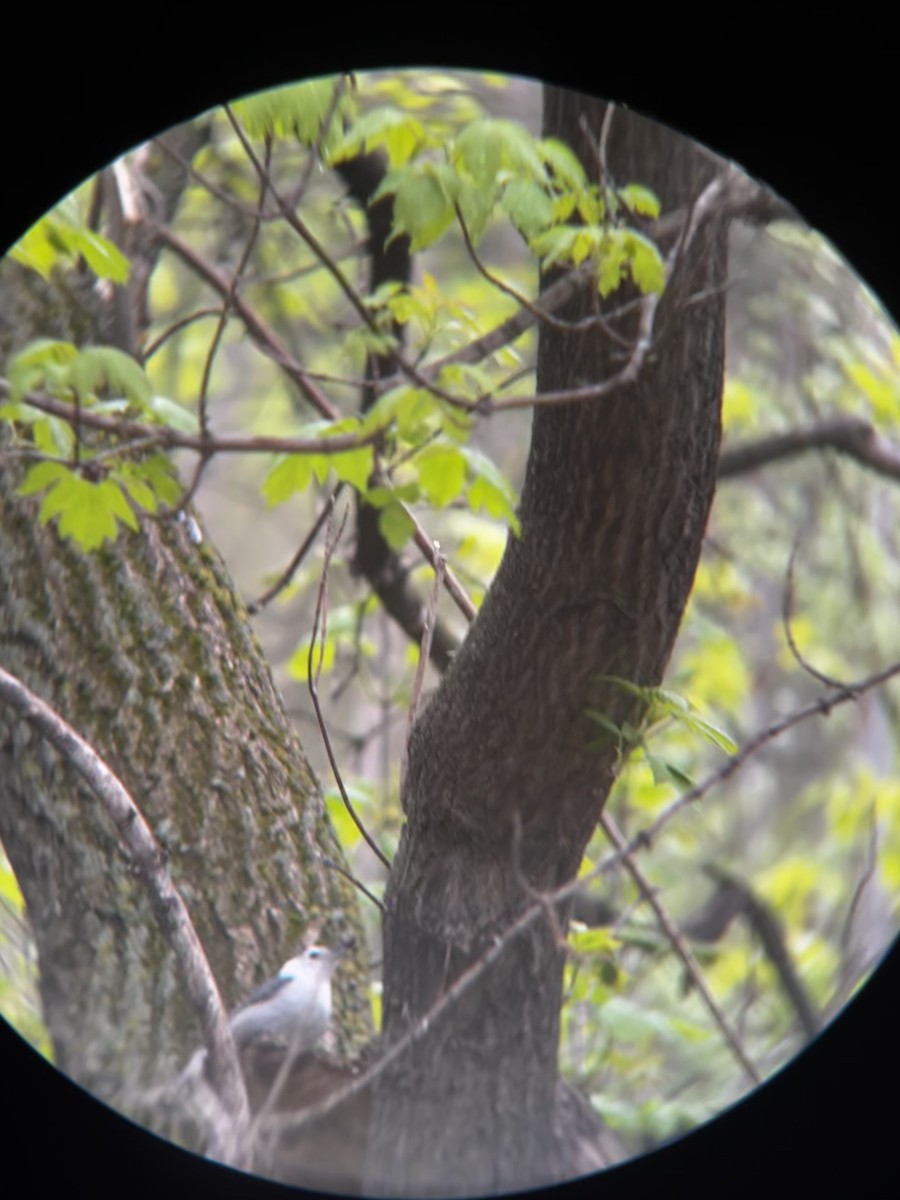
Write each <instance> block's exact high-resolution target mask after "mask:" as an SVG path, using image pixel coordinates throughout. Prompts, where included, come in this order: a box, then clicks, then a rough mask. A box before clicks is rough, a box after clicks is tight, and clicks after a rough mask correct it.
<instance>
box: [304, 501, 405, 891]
mask: <svg viewBox="0 0 900 1200" xmlns="http://www.w3.org/2000/svg"><path fill="white" fill-rule="evenodd" d="M347 511H348V510H346V509H345V510H344V515H343V517H342V518H341V523H340V526H339V528H338V531H337V535H336V536H335V537H334V538H332V537H329V538H328V539H327V541H326V543H325V557H324V561H323V563H322V577H321V579H320V580H319V592H318V595H317V597H316V611H315V615H314V616H313V627H312V634H311V636H310V639H309V657H308V659H307V664H306V681H307V686H308V688H309V694H310V697H311V698H312V702H313V708H314V709H315V712H316V722H317V724H318V726H319V733H320V734H321V737H322V742H323V744H324V746H325V753H326V754H327V755H328V762H329V763H330V765H331V771H332V774H333V775H334V779H335V782H336V783H337V786H338V791H339V792H340V793H341V799H342V800H343V802H344V807H345V808H346V809H347V812H348V813H349V814H350V816H351V818H352V820H353V823H354V825H355V826H356V828H357V829H358V830H359V832H360V834H361V835H362V838H363V840H364V841H365V843H366V845H367V846H368V847H369V849H370V850H371V851H372V853H373V854H374V855H375V857H376V858H378V859H379V860H380V861H381V862H382V863H383V864H384V866H385V867H386V868H387V869H388V871H390V869H391V864H390V861H389V860H388V858H387V857H386V856H385V854H384V853H383V852H382V850H381V849H380V848H379V846H378V844H377V843H376V842H375V841H374V840H373V838H372V837H371V836H370V834H369V831H368V830H367V829H366V827H365V825H363V823H362V821H361V820H360V818H359V815H358V813H357V812H356V809H355V808H354V807H353V804H352V802H351V800H350V797H349V796H348V795H347V789H346V787H344V780H343V778H342V777H341V772H340V768H339V767H338V764H337V759H336V758H335V756H334V751H333V749H332V747H331V738H330V737H329V736H328V729H327V727H326V725H325V718H324V717H323V715H322V706H321V704H320V703H319V687H318V680H319V674H320V672H321V669H322V657H323V655H324V652H325V629H326V618H327V591H326V589H327V580H328V567H329V564H330V562H331V556H332V555H333V554H334V551H335V549H336V548H337V544H338V542H339V541H340V537H341V534H342V533H343V531H344V524H345V522H346V520H347ZM320 620H321V623H322V646H321V650H320V653H319V661H318V664H317V666H316V668H315V670H314V669H313V657H314V654H315V648H316V643H317V641H318V634H319V622H320Z"/></svg>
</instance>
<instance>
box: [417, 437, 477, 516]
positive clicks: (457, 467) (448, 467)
mask: <svg viewBox="0 0 900 1200" xmlns="http://www.w3.org/2000/svg"><path fill="white" fill-rule="evenodd" d="M413 461H414V462H415V464H416V466H417V467H418V469H419V487H420V489H421V491H422V494H423V495H424V496H425V498H426V499H427V500H428V502H429V504H433V505H434V506H435V508H444V507H445V506H446V505H448V504H449V503H450V501H451V500H455V499H456V497H457V496H458V495H459V493H460V492H461V491H462V489H463V487H464V485H465V482H466V468H467V463H466V458H465V455H464V454H463V453H462V451H461V450H459V449H457V447H456V446H448V445H446V444H437V445H431V446H426V447H425V448H424V450H420V451H419V453H418V454H417V455H416V456H415V459H414V460H413Z"/></svg>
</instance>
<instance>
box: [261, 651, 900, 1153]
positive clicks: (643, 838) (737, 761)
mask: <svg viewBox="0 0 900 1200" xmlns="http://www.w3.org/2000/svg"><path fill="white" fill-rule="evenodd" d="M898 674H900V662H896V663H893V664H891V666H889V667H885V668H884V669H883V670H881V671H878V672H876V673H875V674H873V675H870V676H868V677H867V678H866V679H863V680H860V681H859V682H858V683H857V684H856V685H855V686H854V687H853V689H852V690H849V689H842V690H839V691H838V692H835V693H832V695H830V696H826V697H823V698H822V699H821V700H820V701H819V702H818V703H816V704H811V705H807V706H806V707H805V708H802V709H798V710H797V711H796V712H794V713H791V714H790V715H789V716H787V717H785V718H783V719H782V720H781V721H779V722H776V723H775V724H773V725H770V726H769V727H768V728H767V729H765V730H763V731H761V732H760V733H759V734H757V736H756V737H755V738H752V739H751V740H750V741H749V742H747V743H746V744H745V746H744V747H743V748H742V749H741V751H739V752H738V754H736V755H734V756H733V757H732V759H730V760H729V762H728V763H727V764H726V766H725V768H724V769H723V770H720V771H717V772H716V773H715V774H714V775H711V776H710V777H709V778H708V779H706V780H705V781H704V782H703V783H702V784H700V785H699V786H698V787H697V788H694V789H693V790H692V792H691V793H688V794H686V795H685V796H683V797H681V798H680V800H679V802H678V804H677V805H670V806H669V809H667V810H665V811H664V812H663V813H662V814H661V815H660V817H659V818H657V820H656V821H655V822H654V823H653V825H651V826H650V827H649V830H645V831H642V832H641V833H639V834H638V835H637V837H636V838H632V840H631V841H630V842H629V843H628V844H627V845H623V846H622V847H621V848H620V849H616V850H615V851H614V852H613V853H612V854H611V855H609V856H608V857H607V858H606V859H604V861H603V862H601V863H599V864H598V865H597V866H596V867H594V868H593V869H592V870H591V871H590V872H588V874H587V875H584V876H581V877H576V878H575V879H572V880H570V881H569V882H568V883H565V884H562V885H561V886H560V887H558V888H555V889H553V890H552V891H550V892H547V893H545V895H544V896H543V897H542V899H541V900H540V901H538V902H536V903H534V904H533V905H531V907H530V908H528V909H526V910H525V911H524V912H523V913H522V914H521V916H519V917H518V918H517V919H516V920H515V921H514V922H513V923H512V924H511V925H510V926H509V928H508V929H507V930H506V931H505V933H504V934H503V935H502V936H499V937H498V938H497V940H496V941H495V942H494V944H493V945H492V946H491V948H490V949H489V950H488V951H486V952H485V954H484V955H483V956H482V957H481V958H480V959H478V961H477V962H475V963H473V964H472V966H470V967H469V968H468V969H467V970H465V971H464V972H463V973H462V974H461V975H460V976H459V977H458V978H457V979H456V981H455V982H454V983H453V984H452V986H451V987H450V988H448V990H447V991H446V992H445V993H444V994H443V995H442V996H441V997H440V998H439V999H438V1000H437V1001H436V1002H435V1003H434V1004H433V1005H432V1006H431V1008H430V1009H429V1010H428V1011H427V1012H426V1013H425V1014H424V1015H423V1016H421V1017H420V1018H418V1020H416V1021H415V1022H414V1023H413V1024H412V1025H411V1027H410V1028H409V1029H408V1030H407V1032H406V1033H405V1034H404V1035H403V1036H401V1037H400V1038H398V1039H397V1041H396V1042H394V1043H393V1044H392V1045H391V1046H390V1047H389V1049H388V1050H387V1051H386V1052H385V1053H384V1054H383V1055H382V1057H381V1058H379V1060H378V1061H377V1062H376V1063H374V1064H373V1065H372V1066H371V1067H370V1068H369V1070H367V1071H365V1072H364V1073H363V1074H362V1075H360V1076H359V1077H358V1078H357V1079H355V1080H354V1081H353V1083H351V1084H349V1085H348V1086H347V1087H345V1088H341V1089H340V1090H339V1091H337V1092H334V1093H332V1095H331V1096H329V1097H328V1098H327V1099H326V1100H324V1101H321V1102H320V1103H317V1104H313V1105H311V1106H310V1107H308V1108H306V1109H303V1110H302V1111H301V1112H299V1113H296V1114H294V1115H293V1116H292V1118H291V1119H290V1121H289V1122H288V1124H287V1126H286V1127H285V1126H283V1125H282V1126H281V1129H282V1132H284V1133H291V1134H293V1135H296V1134H297V1133H299V1131H300V1130H301V1129H303V1128H304V1127H305V1126H306V1125H308V1124H309V1123H310V1122H311V1121H315V1120H319V1119H320V1118H322V1117H325V1116H327V1115H328V1114H329V1113H331V1112H334V1110H335V1109H336V1108H338V1107H339V1106H340V1105H342V1104H344V1103H345V1102H346V1101H348V1100H350V1099H351V1098H352V1097H353V1096H356V1095H358V1094H359V1093H360V1092H362V1091H364V1090H365V1089H366V1088H368V1087H370V1086H371V1085H372V1084H373V1083H374V1082H375V1080H376V1079H378V1078H379V1077H380V1076H381V1075H382V1074H383V1073H384V1072H385V1071H386V1070H387V1068H388V1067H389V1066H390V1065H391V1064H392V1063H394V1062H395V1061H396V1060H397V1059H398V1058H399V1057H400V1056H401V1055H402V1054H405V1053H406V1052H407V1051H408V1050H409V1049H411V1048H412V1047H413V1046H414V1045H416V1044H417V1043H418V1042H420V1041H421V1040H422V1038H424V1037H425V1036H426V1035H427V1034H428V1033H429V1031H430V1030H431V1028H432V1026H433V1024H434V1022H435V1021H436V1020H438V1018H440V1017H441V1016H442V1015H443V1014H444V1013H445V1012H447V1010H448V1009H450V1008H451V1007H452V1006H453V1005H454V1004H455V1003H456V1002H457V1001H458V1000H459V999H460V998H461V997H462V996H463V995H465V994H466V993H467V992H468V991H469V990H470V989H471V988H472V987H473V986H474V984H475V983H477V982H478V980H479V979H481V977H482V976H483V975H484V974H485V973H486V972H487V971H489V970H490V969H491V967H493V965H494V963H496V962H497V961H498V960H499V959H500V957H501V956H502V955H503V954H504V953H505V952H506V950H507V948H508V947H509V945H510V943H511V942H512V941H513V940H514V939H515V938H516V937H518V936H519V935H520V934H521V933H524V932H525V931H526V930H527V929H529V928H530V927H531V926H532V925H533V924H534V923H535V921H537V920H538V919H539V918H540V917H541V916H543V915H544V913H545V912H546V905H547V903H548V902H549V903H554V904H555V903H558V902H560V901H563V900H567V899H569V898H570V897H571V896H572V895H573V894H574V893H575V892H576V891H577V890H578V889H579V888H581V887H582V886H583V885H584V884H585V883H587V882H590V880H592V879H596V878H599V877H600V876H601V875H603V874H605V873H607V872H608V871H610V870H611V869H612V868H613V867H614V866H618V865H619V864H620V863H621V862H623V861H624V859H625V855H626V854H628V855H633V854H634V853H635V851H637V850H640V849H641V848H642V847H644V846H646V845H649V844H650V842H651V840H652V838H653V837H655V836H656V833H658V832H659V830H660V829H661V828H662V827H663V825H665V824H666V823H667V822H668V821H669V820H670V819H671V817H672V816H674V815H675V813H676V812H677V811H680V809H681V808H683V807H684V805H685V802H687V803H689V802H690V801H691V800H696V799H697V798H699V796H700V795H704V794H705V793H706V792H708V791H709V790H710V789H711V788H713V787H714V786H715V785H716V784H718V783H721V782H722V781H723V780H724V779H725V778H727V777H728V776H730V775H732V774H734V772H735V771H736V770H738V768H739V767H740V766H741V765H742V764H743V763H744V762H745V761H746V760H747V759H748V758H749V757H750V755H751V754H753V753H754V752H755V751H756V750H758V749H759V748H760V746H762V745H764V744H765V743H766V742H768V741H770V740H771V738H773V737H776V736H778V733H779V732H783V731H784V730H785V729H788V728H790V727H791V726H792V725H796V724H798V723H799V722H801V721H804V720H806V719H808V718H809V717H811V716H815V715H816V714H817V713H818V714H827V713H828V712H830V711H831V709H832V708H834V707H836V706H837V705H839V704H844V703H846V701H847V700H852V699H856V697H857V696H858V695H860V694H861V693H862V692H865V691H868V690H870V689H871V688H874V687H877V686H878V685H879V684H881V683H885V682H886V681H887V680H888V679H891V678H893V677H894V676H896V675H898Z"/></svg>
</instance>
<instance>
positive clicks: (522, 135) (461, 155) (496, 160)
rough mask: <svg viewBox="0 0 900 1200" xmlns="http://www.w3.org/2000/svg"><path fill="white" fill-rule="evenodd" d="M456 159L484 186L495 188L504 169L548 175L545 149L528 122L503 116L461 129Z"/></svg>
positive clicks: (524, 174) (526, 175)
mask: <svg viewBox="0 0 900 1200" xmlns="http://www.w3.org/2000/svg"><path fill="white" fill-rule="evenodd" d="M453 161H454V163H455V164H456V165H458V166H461V167H462V168H463V169H464V170H465V171H466V172H467V174H469V175H470V176H471V177H472V179H474V181H475V182H476V183H477V184H478V185H479V186H480V187H482V188H483V189H486V190H493V189H494V188H495V187H496V184H497V178H498V176H499V175H500V174H501V172H504V171H507V172H511V173H512V174H513V175H515V176H518V177H520V178H524V179H532V178H536V179H542V180H543V179H546V173H545V171H544V162H543V149H542V147H540V145H539V143H538V142H536V141H535V139H534V137H532V135H531V134H530V133H529V132H528V130H527V129H526V128H525V126H524V125H519V124H517V123H516V122H515V121H507V120H503V119H501V118H495V117H485V118H483V119H482V120H480V121H472V122H471V124H469V125H467V126H466V128H465V129H464V130H463V131H462V133H460V135H459V136H458V137H457V139H456V144H455V146H454V149H453Z"/></svg>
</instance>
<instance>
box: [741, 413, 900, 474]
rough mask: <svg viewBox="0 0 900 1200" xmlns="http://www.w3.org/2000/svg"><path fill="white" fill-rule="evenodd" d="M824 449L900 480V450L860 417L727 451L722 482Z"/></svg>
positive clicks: (759, 440)
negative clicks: (834, 451) (808, 452)
mask: <svg viewBox="0 0 900 1200" xmlns="http://www.w3.org/2000/svg"><path fill="white" fill-rule="evenodd" d="M822 449H831V450H838V451H840V453H842V454H846V455H847V457H848V458H852V459H855V460H856V462H858V463H860V464H861V465H862V466H864V467H869V468H871V469H872V470H873V471H875V472H876V473H877V474H879V475H885V476H887V477H888V478H889V479H897V480H900V447H898V446H897V445H896V444H895V443H893V442H890V441H888V439H887V438H885V437H882V436H881V434H879V433H878V432H877V431H876V430H875V429H874V428H873V426H872V425H870V424H869V422H868V421H864V420H862V419H861V418H859V417H836V418H834V420H831V421H823V422H822V423H821V424H818V425H811V426H808V427H806V428H804V429H792V430H790V431H789V432H788V433H780V434H775V435H773V436H772V437H764V438H759V439H758V440H756V441H750V442H744V443H739V444H738V445H736V446H729V447H726V448H725V449H724V450H723V451H722V453H721V454H720V455H719V478H720V479H732V478H734V477H735V476H736V475H744V474H746V473H747V472H749V471H756V470H758V469H759V468H760V467H766V466H769V465H770V464H771V463H775V462H781V461H783V460H785V459H790V458H796V457H797V456H798V455H800V454H805V453H806V452H807V451H809V450H822Z"/></svg>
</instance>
